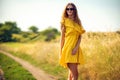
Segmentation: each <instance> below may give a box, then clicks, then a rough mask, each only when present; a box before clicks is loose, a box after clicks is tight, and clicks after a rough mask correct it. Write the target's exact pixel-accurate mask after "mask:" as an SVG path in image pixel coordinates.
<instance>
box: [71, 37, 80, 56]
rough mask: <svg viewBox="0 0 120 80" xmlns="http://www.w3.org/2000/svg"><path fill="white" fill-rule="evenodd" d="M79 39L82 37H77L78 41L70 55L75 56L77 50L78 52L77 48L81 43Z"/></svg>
mask: <svg viewBox="0 0 120 80" xmlns="http://www.w3.org/2000/svg"><path fill="white" fill-rule="evenodd" d="M81 37H82V36H79V37H78V41H77V43H76V46H75V47H74V48H73V50H72V55H75V54H76V52H77V50H78V48H79V45H80V42H81Z"/></svg>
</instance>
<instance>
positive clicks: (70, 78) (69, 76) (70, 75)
mask: <svg viewBox="0 0 120 80" xmlns="http://www.w3.org/2000/svg"><path fill="white" fill-rule="evenodd" d="M72 78H73V76H72V73H71V71H70V70H69V74H68V80H72Z"/></svg>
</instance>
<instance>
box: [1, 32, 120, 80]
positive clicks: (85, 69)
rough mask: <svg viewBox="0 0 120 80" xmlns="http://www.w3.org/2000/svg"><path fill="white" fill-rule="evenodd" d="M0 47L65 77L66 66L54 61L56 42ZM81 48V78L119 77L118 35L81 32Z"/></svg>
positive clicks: (98, 79) (84, 79) (106, 79)
mask: <svg viewBox="0 0 120 80" xmlns="http://www.w3.org/2000/svg"><path fill="white" fill-rule="evenodd" d="M0 48H2V49H4V50H7V51H10V52H12V53H14V55H16V56H19V57H21V58H24V59H26V60H28V61H30V62H31V63H32V64H34V65H36V66H38V67H40V68H42V69H44V70H45V71H47V72H48V73H51V74H54V75H57V76H59V77H60V78H61V80H66V77H67V69H64V68H62V67H60V66H59V64H58V60H59V57H58V55H59V42H34V43H3V44H1V46H0ZM81 48H82V50H83V54H84V58H85V62H86V64H85V65H82V66H79V73H80V78H81V80H89V79H91V80H118V79H120V76H119V75H120V64H119V60H120V34H118V33H114V32H109V33H92V32H91V33H90V32H89V33H85V34H83V37H82V41H81Z"/></svg>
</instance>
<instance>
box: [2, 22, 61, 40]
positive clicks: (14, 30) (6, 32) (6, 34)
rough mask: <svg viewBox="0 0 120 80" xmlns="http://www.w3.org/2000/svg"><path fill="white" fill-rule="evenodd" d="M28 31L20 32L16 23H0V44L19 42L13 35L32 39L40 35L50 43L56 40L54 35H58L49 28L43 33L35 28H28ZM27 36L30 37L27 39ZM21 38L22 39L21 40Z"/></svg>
mask: <svg viewBox="0 0 120 80" xmlns="http://www.w3.org/2000/svg"><path fill="white" fill-rule="evenodd" d="M28 29H29V31H27V32H25V31H22V30H21V29H20V28H19V27H18V26H17V23H16V22H11V21H6V22H5V23H0V42H10V41H18V42H19V41H20V40H19V38H18V37H17V38H16V37H14V38H13V34H16V35H19V36H20V35H21V36H23V38H30V39H29V40H31V39H34V38H36V37H38V36H40V35H42V36H45V39H44V40H45V41H51V40H52V39H55V38H56V35H59V34H60V33H59V31H58V30H57V29H55V28H52V27H49V28H48V29H46V30H44V31H39V29H38V28H37V27H36V26H30V27H29V28H28ZM28 35H32V37H29V36H28ZM23 38H22V39H23Z"/></svg>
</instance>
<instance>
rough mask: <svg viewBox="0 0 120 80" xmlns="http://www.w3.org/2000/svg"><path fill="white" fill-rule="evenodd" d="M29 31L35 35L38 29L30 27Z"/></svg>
mask: <svg viewBox="0 0 120 80" xmlns="http://www.w3.org/2000/svg"><path fill="white" fill-rule="evenodd" d="M29 30H30V31H31V32H33V33H37V32H38V28H37V27H36V26H30V27H29Z"/></svg>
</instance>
